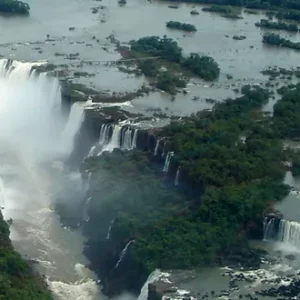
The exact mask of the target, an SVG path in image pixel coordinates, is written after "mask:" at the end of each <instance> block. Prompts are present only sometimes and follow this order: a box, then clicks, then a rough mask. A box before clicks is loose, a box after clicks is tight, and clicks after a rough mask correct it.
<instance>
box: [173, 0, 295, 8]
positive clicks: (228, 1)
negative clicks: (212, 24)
mask: <svg viewBox="0 0 300 300" xmlns="http://www.w3.org/2000/svg"><path fill="white" fill-rule="evenodd" d="M172 1H174V2H178V1H179V0H172ZM180 2H192V3H202V4H216V5H232V6H240V7H246V8H253V9H269V8H281V9H289V10H300V1H299V0H265V1H260V0H249V1H243V0H180Z"/></svg>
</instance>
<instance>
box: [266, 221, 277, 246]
mask: <svg viewBox="0 0 300 300" xmlns="http://www.w3.org/2000/svg"><path fill="white" fill-rule="evenodd" d="M275 221H276V219H275V218H272V219H270V220H269V222H267V220H266V219H265V220H264V241H267V240H270V239H272V238H273V237H274V233H275Z"/></svg>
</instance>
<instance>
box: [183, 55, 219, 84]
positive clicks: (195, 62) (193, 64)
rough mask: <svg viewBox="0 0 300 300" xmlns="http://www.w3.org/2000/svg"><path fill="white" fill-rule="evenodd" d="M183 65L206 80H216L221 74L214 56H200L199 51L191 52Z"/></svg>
mask: <svg viewBox="0 0 300 300" xmlns="http://www.w3.org/2000/svg"><path fill="white" fill-rule="evenodd" d="M182 65H183V66H184V67H185V68H187V69H188V70H190V71H191V72H192V73H193V74H196V75H197V76H199V77H201V78H203V79H205V80H214V79H216V78H217V77H218V76H219V74H220V68H219V66H218V64H217V63H216V62H215V60H214V59H213V58H212V57H210V56H200V55H199V54H198V53H191V54H190V56H189V57H188V58H186V59H184V60H183V63H182Z"/></svg>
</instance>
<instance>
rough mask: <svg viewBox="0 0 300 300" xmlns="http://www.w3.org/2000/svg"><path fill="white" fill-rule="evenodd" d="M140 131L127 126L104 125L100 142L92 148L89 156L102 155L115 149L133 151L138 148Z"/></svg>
mask: <svg viewBox="0 0 300 300" xmlns="http://www.w3.org/2000/svg"><path fill="white" fill-rule="evenodd" d="M137 135H138V129H137V128H135V129H133V128H132V127H131V126H129V125H127V124H125V125H122V124H102V126H101V130H100V134H99V141H98V142H97V143H96V144H95V145H94V146H93V147H92V148H91V150H90V151H89V154H88V156H94V155H98V156H99V155H101V154H102V153H103V152H105V151H108V152H112V151H113V150H114V149H121V150H127V151H129V150H133V149H134V148H136V140H137Z"/></svg>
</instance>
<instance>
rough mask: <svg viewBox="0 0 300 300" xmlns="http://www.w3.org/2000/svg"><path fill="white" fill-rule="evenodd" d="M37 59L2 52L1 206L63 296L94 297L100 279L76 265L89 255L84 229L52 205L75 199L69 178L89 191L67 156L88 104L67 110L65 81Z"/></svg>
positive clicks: (23, 247) (14, 235)
mask: <svg viewBox="0 0 300 300" xmlns="http://www.w3.org/2000/svg"><path fill="white" fill-rule="evenodd" d="M37 65H40V63H23V62H17V61H12V60H5V59H2V60H1V59H0V90H1V93H0V143H1V155H0V157H1V170H0V172H1V173H0V206H1V205H5V209H4V210H3V214H4V217H5V219H9V218H12V219H14V221H15V222H14V224H12V225H11V228H10V229H11V235H10V237H11V239H12V241H13V243H15V242H17V243H18V248H19V247H20V250H19V251H20V252H21V253H22V254H25V253H26V255H28V257H30V258H32V259H34V260H36V261H38V262H39V264H38V265H39V266H37V267H36V268H37V270H38V271H41V272H42V273H43V274H44V275H45V280H46V281H47V283H48V285H49V288H50V289H51V290H52V291H53V293H54V295H53V296H54V297H55V298H59V299H64V300H66V299H68V300H71V299H80V298H82V299H94V297H93V295H96V294H98V291H97V290H98V288H97V285H96V282H94V281H93V280H92V279H91V278H89V277H92V276H91V275H90V274H88V273H86V274H88V275H85V274H76V272H75V269H74V266H75V267H76V263H78V262H79V263H81V262H84V261H85V259H84V257H83V256H81V253H82V249H83V242H81V238H82V236H81V235H80V233H79V232H78V233H75V232H74V234H73V233H71V232H70V231H69V230H68V229H67V228H63V227H62V226H61V224H60V222H59V220H58V218H57V216H56V214H54V213H53V209H52V207H53V205H54V202H55V203H57V202H56V201H60V199H63V200H66V201H67V200H73V199H71V198H72V196H73V194H71V195H69V193H67V192H66V187H67V186H69V185H70V186H71V187H72V192H73V193H74V194H76V192H77V191H79V195H78V198H80V199H82V198H81V192H82V190H81V189H80V188H81V187H80V186H78V184H80V181H79V180H77V179H76V180H75V181H73V179H70V178H69V177H72V176H73V173H70V172H69V170H68V169H67V168H64V163H63V162H64V161H65V160H66V159H67V158H68V155H69V154H70V152H71V151H72V150H73V149H72V148H73V141H74V138H75V136H76V133H77V131H78V129H79V127H80V126H81V122H82V119H83V114H84V110H83V108H82V107H81V106H80V105H79V104H73V105H72V107H71V109H70V114H69V116H68V118H65V116H64V114H62V110H61V108H62V107H61V87H60V84H59V81H58V80H57V79H56V78H51V77H49V76H48V75H47V74H46V73H41V74H40V73H39V72H38V71H36V70H34V67H35V66H37ZM55 163H59V165H60V164H61V166H62V167H61V168H56V167H55ZM4 164H5V167H7V169H8V170H9V173H7V172H6V171H5V170H4V169H3V167H4ZM77 174H78V175H79V173H78V172H77ZM12 175H13V180H12V178H11V176H12ZM71 175H72V176H71ZM76 176H77V175H76ZM76 178H77V177H76ZM78 179H80V176H78ZM2 180H3V181H2ZM74 182H75V184H74ZM70 189H71V188H70ZM67 190H68V189H67ZM66 194H68V195H66ZM64 197H66V198H64ZM86 206H88V203H87V204H86ZM84 213H85V216H84V217H86V215H87V211H85V212H84ZM85 219H86V218H85ZM84 275H85V276H84ZM83 276H84V277H83ZM61 278H63V282H62V281H60V280H61ZM97 299H99V297H97Z"/></svg>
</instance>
